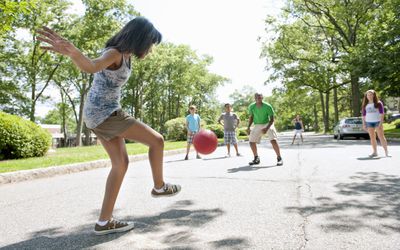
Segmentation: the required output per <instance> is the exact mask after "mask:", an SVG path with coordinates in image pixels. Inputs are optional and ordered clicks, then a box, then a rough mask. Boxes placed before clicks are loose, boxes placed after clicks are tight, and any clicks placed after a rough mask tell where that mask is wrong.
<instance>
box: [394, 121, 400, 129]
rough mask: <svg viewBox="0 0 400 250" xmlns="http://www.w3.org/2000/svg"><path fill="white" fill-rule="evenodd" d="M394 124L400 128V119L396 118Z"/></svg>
mask: <svg viewBox="0 0 400 250" xmlns="http://www.w3.org/2000/svg"><path fill="white" fill-rule="evenodd" d="M393 124H394V125H395V126H396V128H400V119H397V120H395V121H394V122H393Z"/></svg>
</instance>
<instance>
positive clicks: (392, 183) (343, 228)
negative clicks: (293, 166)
mask: <svg viewBox="0 0 400 250" xmlns="http://www.w3.org/2000/svg"><path fill="white" fill-rule="evenodd" d="M350 179H351V181H352V182H350V183H339V184H336V185H335V186H334V187H335V188H336V189H337V191H336V193H337V194H339V195H341V196H342V197H340V198H339V199H340V201H339V200H335V199H333V198H330V197H323V196H321V197H318V198H315V199H314V202H315V203H317V205H315V206H298V207H287V208H286V209H287V210H288V211H289V212H292V213H299V214H300V215H301V216H303V217H304V218H310V217H312V216H315V215H325V216H326V218H327V220H326V221H327V222H326V224H322V225H321V227H322V228H323V229H324V230H323V231H324V232H327V233H329V232H334V231H336V232H354V231H358V230H360V229H362V228H367V229H368V230H371V231H374V232H376V233H379V234H390V233H400V177H398V176H395V175H388V174H383V173H379V172H358V173H356V175H354V176H352V177H350Z"/></svg>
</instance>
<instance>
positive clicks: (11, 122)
mask: <svg viewBox="0 0 400 250" xmlns="http://www.w3.org/2000/svg"><path fill="white" fill-rule="evenodd" d="M50 145H51V135H50V134H49V133H48V132H47V131H46V130H44V129H43V128H41V127H40V126H38V125H37V124H35V123H33V122H31V121H27V120H25V119H23V118H21V117H18V116H15V115H10V114H6V113H4V112H0V160H4V159H18V158H28V157H35V156H43V155H44V154H45V153H46V152H47V150H48V149H49V148H50Z"/></svg>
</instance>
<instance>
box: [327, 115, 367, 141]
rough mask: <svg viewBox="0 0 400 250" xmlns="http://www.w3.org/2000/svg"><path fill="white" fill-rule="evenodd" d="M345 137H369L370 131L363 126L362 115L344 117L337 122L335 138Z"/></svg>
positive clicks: (334, 129)
mask: <svg viewBox="0 0 400 250" xmlns="http://www.w3.org/2000/svg"><path fill="white" fill-rule="evenodd" d="M344 137H356V138H357V139H359V138H360V137H363V138H365V139H369V135H368V132H367V131H365V130H363V128H362V118H361V117H349V118H343V119H341V120H340V121H339V122H338V123H337V124H336V126H335V127H334V128H333V138H335V139H340V140H343V139H344Z"/></svg>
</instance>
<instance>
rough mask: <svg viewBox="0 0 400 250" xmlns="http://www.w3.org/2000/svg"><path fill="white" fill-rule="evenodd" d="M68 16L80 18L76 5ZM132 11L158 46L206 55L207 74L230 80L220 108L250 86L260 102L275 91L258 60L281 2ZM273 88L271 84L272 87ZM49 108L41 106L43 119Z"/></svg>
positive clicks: (204, 2)
mask: <svg viewBox="0 0 400 250" xmlns="http://www.w3.org/2000/svg"><path fill="white" fill-rule="evenodd" d="M74 2H75V5H74V6H73V7H72V8H71V12H78V13H80V12H82V10H83V6H82V5H81V3H80V1H79V0H74ZM130 2H131V3H132V4H133V6H134V7H135V9H136V11H138V12H140V14H141V15H142V16H145V17H146V18H148V19H149V20H150V21H151V22H152V23H153V24H154V26H155V27H156V28H157V29H158V30H159V31H160V32H161V33H162V35H163V41H167V42H172V43H174V44H176V45H178V44H186V45H189V46H190V47H191V49H193V50H194V51H196V52H197V54H198V55H202V54H207V55H210V56H212V57H213V59H214V62H213V63H212V65H210V66H209V70H210V71H211V72H213V73H216V74H218V75H221V76H224V77H226V78H228V79H230V83H227V84H225V85H224V86H220V87H219V88H218V89H217V93H216V94H217V97H218V100H219V101H220V102H221V103H224V102H230V101H232V100H231V99H230V98H229V95H230V94H232V93H233V92H234V91H235V90H236V89H238V90H241V89H242V87H243V86H245V85H250V86H252V87H253V88H255V89H256V90H257V91H261V92H262V93H263V94H264V96H268V95H270V94H271V91H272V87H273V86H274V85H269V86H265V85H264V82H265V80H266V79H267V77H268V72H266V71H265V69H264V68H265V66H266V63H265V59H261V58H260V52H261V46H262V44H261V42H259V41H257V39H258V37H260V36H261V37H263V38H265V37H266V33H265V31H264V29H265V23H264V20H265V18H266V17H267V15H275V16H276V15H279V13H280V9H281V8H282V7H283V4H284V2H285V1H284V0H130ZM275 85H276V84H275ZM52 107H54V106H53V105H50V106H49V105H40V107H38V111H37V113H38V115H39V116H43V115H44V114H45V113H47V111H48V110H49V109H51V108H52Z"/></svg>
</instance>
